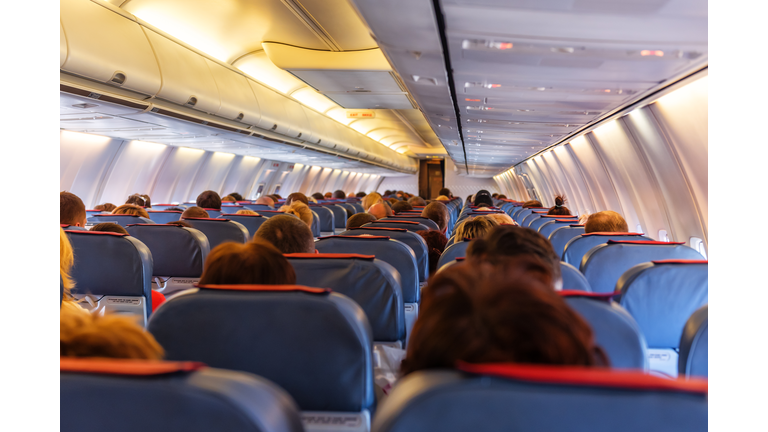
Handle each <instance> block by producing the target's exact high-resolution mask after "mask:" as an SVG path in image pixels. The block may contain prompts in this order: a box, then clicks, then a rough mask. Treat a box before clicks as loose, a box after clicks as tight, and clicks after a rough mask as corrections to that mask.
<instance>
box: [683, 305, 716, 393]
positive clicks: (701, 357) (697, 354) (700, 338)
mask: <svg viewBox="0 0 768 432" xmlns="http://www.w3.org/2000/svg"><path fill="white" fill-rule="evenodd" d="M708 309H709V306H703V307H701V308H699V309H698V310H697V311H696V312H694V313H693V314H692V315H691V317H690V318H688V321H686V323H685V327H684V328H683V336H682V337H681V338H680V357H679V359H678V376H681V377H686V378H690V377H703V378H707V377H708V376H709V356H708V354H707V353H708V351H709V325H708V321H709V320H708Z"/></svg>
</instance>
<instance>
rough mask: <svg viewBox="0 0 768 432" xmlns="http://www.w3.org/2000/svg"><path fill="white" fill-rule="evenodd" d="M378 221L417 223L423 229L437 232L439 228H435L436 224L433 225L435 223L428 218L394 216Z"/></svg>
mask: <svg viewBox="0 0 768 432" xmlns="http://www.w3.org/2000/svg"><path fill="white" fill-rule="evenodd" d="M380 220H383V221H387V220H388V221H411V222H418V223H420V224H422V225H424V226H425V227H427V228H429V229H431V230H437V231H439V230H440V227H439V226H437V223H435V221H433V220H432V219H429V218H425V217H421V216H399V215H395V216H387V217H385V218H383V219H380Z"/></svg>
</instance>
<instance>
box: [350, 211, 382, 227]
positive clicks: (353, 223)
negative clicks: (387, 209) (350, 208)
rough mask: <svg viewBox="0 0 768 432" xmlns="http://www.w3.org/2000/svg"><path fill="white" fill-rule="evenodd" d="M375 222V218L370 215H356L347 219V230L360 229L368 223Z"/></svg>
mask: <svg viewBox="0 0 768 432" xmlns="http://www.w3.org/2000/svg"><path fill="white" fill-rule="evenodd" d="M375 220H376V216H374V215H372V214H370V213H357V214H356V215H354V216H352V217H351V218H349V219H347V229H350V228H357V227H361V226H363V225H365V224H367V223H368V222H373V221H375Z"/></svg>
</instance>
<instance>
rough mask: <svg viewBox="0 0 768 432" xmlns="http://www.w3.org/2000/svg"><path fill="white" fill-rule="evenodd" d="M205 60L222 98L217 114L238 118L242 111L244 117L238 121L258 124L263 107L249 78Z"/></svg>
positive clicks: (233, 118)
mask: <svg viewBox="0 0 768 432" xmlns="http://www.w3.org/2000/svg"><path fill="white" fill-rule="evenodd" d="M205 62H206V63H207V64H208V68H209V69H210V71H211V75H213V79H214V81H215V82H216V87H217V89H218V91H219V98H220V100H221V107H220V108H219V111H218V112H217V113H216V115H218V116H219V117H224V118H227V119H230V120H237V118H238V116H239V115H240V114H241V113H242V114H243V118H242V119H241V120H238V121H240V122H241V123H245V124H249V125H254V126H255V125H258V124H259V120H260V119H261V109H260V108H259V102H258V101H257V100H256V97H255V96H254V95H253V91H251V86H250V85H249V84H248V79H247V78H246V77H244V76H242V75H240V74H239V73H237V72H234V71H231V70H229V69H227V68H225V67H224V66H222V65H220V64H218V63H216V62H214V61H211V60H209V59H205Z"/></svg>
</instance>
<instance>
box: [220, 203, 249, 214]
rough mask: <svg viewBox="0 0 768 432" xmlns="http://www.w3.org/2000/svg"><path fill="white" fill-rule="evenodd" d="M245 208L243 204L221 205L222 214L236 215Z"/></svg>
mask: <svg viewBox="0 0 768 432" xmlns="http://www.w3.org/2000/svg"><path fill="white" fill-rule="evenodd" d="M244 209H245V206H243V205H242V204H227V203H226V201H225V202H223V203H221V214H225V213H227V214H234V213H237V212H238V211H240V210H244Z"/></svg>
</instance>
